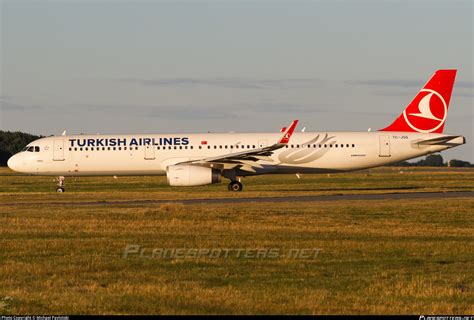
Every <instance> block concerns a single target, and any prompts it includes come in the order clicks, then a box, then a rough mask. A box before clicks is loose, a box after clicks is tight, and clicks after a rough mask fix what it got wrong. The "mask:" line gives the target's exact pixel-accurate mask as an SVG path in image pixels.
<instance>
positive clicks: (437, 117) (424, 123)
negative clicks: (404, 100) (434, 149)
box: [403, 89, 448, 133]
mask: <svg viewBox="0 0 474 320" xmlns="http://www.w3.org/2000/svg"><path fill="white" fill-rule="evenodd" d="M447 114H448V107H447V105H446V102H445V101H444V99H443V97H442V96H441V95H440V94H439V93H438V92H436V91H434V90H431V89H422V90H421V91H420V93H419V94H418V96H417V97H416V98H415V100H413V102H412V103H411V104H410V105H409V106H408V107H407V108H406V109H405V111H404V112H403V116H404V117H405V121H406V123H407V124H408V125H409V126H410V128H412V129H413V130H415V131H418V132H422V133H429V132H433V131H436V130H437V129H438V128H440V127H441V126H442V125H443V124H444V122H445V121H446V116H447Z"/></svg>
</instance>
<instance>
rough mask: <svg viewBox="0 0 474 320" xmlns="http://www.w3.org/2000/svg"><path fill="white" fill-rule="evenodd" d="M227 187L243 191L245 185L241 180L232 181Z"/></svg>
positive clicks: (230, 189) (231, 189)
mask: <svg viewBox="0 0 474 320" xmlns="http://www.w3.org/2000/svg"><path fill="white" fill-rule="evenodd" d="M227 189H228V190H229V191H242V189H243V186H242V184H241V183H240V182H238V181H232V182H231V183H229V185H228V186H227Z"/></svg>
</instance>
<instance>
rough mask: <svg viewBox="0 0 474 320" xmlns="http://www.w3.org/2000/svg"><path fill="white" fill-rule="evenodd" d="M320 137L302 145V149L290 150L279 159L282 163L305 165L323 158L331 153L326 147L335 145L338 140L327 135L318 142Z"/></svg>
mask: <svg viewBox="0 0 474 320" xmlns="http://www.w3.org/2000/svg"><path fill="white" fill-rule="evenodd" d="M319 137H320V135H319V134H318V135H317V136H316V137H315V138H314V139H311V140H309V141H307V142H305V143H303V144H301V145H300V148H288V150H285V151H283V152H282V153H280V154H279V155H278V159H279V160H280V161H281V163H288V164H303V163H308V162H312V161H314V160H317V159H319V158H321V157H322V156H323V155H325V154H326V152H328V151H329V148H327V147H324V145H325V144H326V145H328V144H334V143H336V140H332V139H333V138H335V136H332V137H329V136H328V134H327V133H326V135H325V136H324V138H322V139H321V141H318V139H319ZM315 145H316V147H315ZM320 146H321V147H320Z"/></svg>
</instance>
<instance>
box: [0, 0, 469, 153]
mask: <svg viewBox="0 0 474 320" xmlns="http://www.w3.org/2000/svg"><path fill="white" fill-rule="evenodd" d="M0 3H1V48H0V53H1V66H0V67H1V69H0V75H1V82H0V104H1V110H0V129H2V130H10V131H12V130H13V131H16V130H21V131H25V132H30V133H34V134H43V135H50V134H60V133H61V132H62V131H63V130H64V129H67V131H68V133H139V132H142V133H155V132H156V133H159V132H205V131H214V132H216V131H223V132H225V131H277V130H279V128H280V127H282V126H285V125H287V124H288V123H289V122H290V121H291V120H293V119H300V127H299V128H300V129H301V128H302V127H306V131H309V130H318V131H327V130H330V131H331V130H334V131H366V130H367V129H368V128H372V130H377V129H380V128H383V127H385V126H386V125H388V124H390V123H391V122H392V121H393V120H394V119H395V117H397V116H398V115H399V114H400V113H401V112H402V111H403V109H404V108H405V106H406V105H407V104H408V103H409V102H410V101H411V99H412V98H413V96H414V95H415V94H416V93H417V92H418V90H419V89H420V88H421V87H422V86H423V84H424V83H425V82H426V81H427V80H428V78H429V77H430V76H431V75H432V74H433V72H434V71H435V70H437V69H440V68H456V69H458V70H459V71H458V77H457V81H456V84H455V89H454V92H453V97H452V100H451V104H450V110H449V115H448V119H447V122H446V125H445V132H447V133H452V134H463V135H465V136H466V137H467V139H468V144H467V145H465V146H462V147H459V148H455V149H454V150H450V151H447V152H444V153H443V155H444V157H445V158H446V159H451V158H461V159H464V160H469V161H474V152H473V139H474V132H473V131H474V112H473V105H474V104H473V99H474V89H473V72H474V71H473V42H474V40H473V36H474V32H473V15H474V12H473V10H474V9H473V1H438V2H436V1H372V2H365V1H294V0H292V1H263V0H262V1H257V0H256V1H226V0H222V1H131V0H130V1H67V0H63V1H22V0H15V1H7V0H0Z"/></svg>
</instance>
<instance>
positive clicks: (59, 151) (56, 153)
mask: <svg viewBox="0 0 474 320" xmlns="http://www.w3.org/2000/svg"><path fill="white" fill-rule="evenodd" d="M53 160H54V161H64V140H54V149H53Z"/></svg>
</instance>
